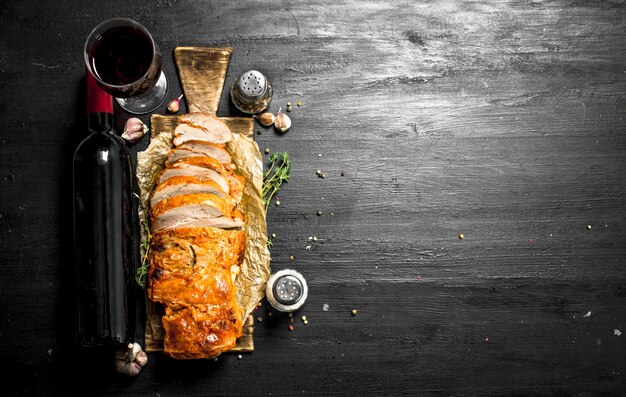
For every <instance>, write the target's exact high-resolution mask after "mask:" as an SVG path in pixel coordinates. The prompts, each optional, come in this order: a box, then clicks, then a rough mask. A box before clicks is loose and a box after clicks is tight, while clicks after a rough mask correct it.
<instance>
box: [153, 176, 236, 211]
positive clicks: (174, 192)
mask: <svg viewBox="0 0 626 397" xmlns="http://www.w3.org/2000/svg"><path fill="white" fill-rule="evenodd" d="M193 193H210V194H214V195H216V196H218V197H220V198H226V197H227V194H226V192H225V191H224V190H223V189H222V188H221V187H220V185H218V184H217V182H215V181H214V180H203V179H200V178H197V177H195V176H184V175H183V176H175V177H172V178H169V179H168V180H166V181H165V182H164V183H162V184H160V185H158V186H157V188H156V189H155V190H154V193H153V194H152V197H151V198H150V205H151V206H154V205H155V204H156V203H158V202H160V201H162V200H164V199H166V198H169V197H174V196H180V195H183V194H193Z"/></svg>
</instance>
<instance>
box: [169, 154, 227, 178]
mask: <svg viewBox="0 0 626 397" xmlns="http://www.w3.org/2000/svg"><path fill="white" fill-rule="evenodd" d="M186 165H195V166H197V167H204V168H209V169H212V170H214V171H217V172H219V173H220V174H223V173H224V171H225V170H224V166H223V165H222V163H220V162H219V161H217V160H215V159H214V158H213V157H207V156H200V157H184V158H181V159H178V160H176V161H174V162H171V163H166V166H167V167H170V168H181V167H184V166H186Z"/></svg>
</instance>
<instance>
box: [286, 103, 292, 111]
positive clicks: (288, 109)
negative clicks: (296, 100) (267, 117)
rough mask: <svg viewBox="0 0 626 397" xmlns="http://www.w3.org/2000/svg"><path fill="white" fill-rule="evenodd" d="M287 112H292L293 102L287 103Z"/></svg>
mask: <svg viewBox="0 0 626 397" xmlns="http://www.w3.org/2000/svg"><path fill="white" fill-rule="evenodd" d="M287 111H288V112H291V102H287Z"/></svg>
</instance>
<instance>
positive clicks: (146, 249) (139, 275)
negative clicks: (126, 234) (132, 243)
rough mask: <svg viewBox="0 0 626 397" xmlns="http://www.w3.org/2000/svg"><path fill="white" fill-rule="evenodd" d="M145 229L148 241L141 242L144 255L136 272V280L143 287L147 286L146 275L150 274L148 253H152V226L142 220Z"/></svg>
mask: <svg viewBox="0 0 626 397" xmlns="http://www.w3.org/2000/svg"><path fill="white" fill-rule="evenodd" d="M141 226H142V228H143V231H144V232H145V233H146V241H144V242H143V243H142V244H141V247H142V248H143V256H142V257H141V266H139V268H137V271H136V272H135V282H136V283H137V285H139V286H140V287H141V288H146V276H147V275H148V267H149V266H148V254H149V253H150V239H151V235H150V228H149V227H148V224H147V223H146V222H141Z"/></svg>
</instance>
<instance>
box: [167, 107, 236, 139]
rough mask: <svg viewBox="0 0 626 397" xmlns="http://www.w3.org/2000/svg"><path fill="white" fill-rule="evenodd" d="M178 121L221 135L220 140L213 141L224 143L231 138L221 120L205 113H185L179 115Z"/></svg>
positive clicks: (229, 132) (231, 135) (228, 129)
mask: <svg viewBox="0 0 626 397" xmlns="http://www.w3.org/2000/svg"><path fill="white" fill-rule="evenodd" d="M178 121H180V122H181V123H184V124H188V125H191V126H194V127H198V128H201V129H203V130H205V131H207V132H209V133H211V134H215V135H217V136H219V137H221V142H214V143H224V142H228V141H230V140H231V139H233V133H232V132H231V131H230V128H228V126H227V125H226V124H225V123H224V122H223V121H222V120H220V119H218V118H217V117H215V116H211V115H209V114H206V113H200V112H195V113H187V114H184V115H182V116H180V117H179V118H178Z"/></svg>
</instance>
